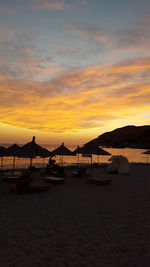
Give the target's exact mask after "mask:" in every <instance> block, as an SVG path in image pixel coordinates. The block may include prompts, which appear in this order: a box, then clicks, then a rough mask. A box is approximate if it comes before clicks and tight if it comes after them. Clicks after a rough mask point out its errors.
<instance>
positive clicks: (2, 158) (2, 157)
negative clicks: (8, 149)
mask: <svg viewBox="0 0 150 267" xmlns="http://www.w3.org/2000/svg"><path fill="white" fill-rule="evenodd" d="M2 169H3V156H2V157H1V170H2Z"/></svg>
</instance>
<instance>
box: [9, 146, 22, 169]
mask: <svg viewBox="0 0 150 267" xmlns="http://www.w3.org/2000/svg"><path fill="white" fill-rule="evenodd" d="M20 150H21V147H20V146H18V145H17V144H13V145H11V146H10V147H8V148H7V149H6V155H5V156H8V157H13V167H12V173H14V168H15V159H16V157H17V156H18V154H19V152H20Z"/></svg>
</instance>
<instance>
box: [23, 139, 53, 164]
mask: <svg viewBox="0 0 150 267" xmlns="http://www.w3.org/2000/svg"><path fill="white" fill-rule="evenodd" d="M49 155H50V152H49V151H48V150H47V149H46V148H43V147H41V146H40V145H38V144H37V143H36V142H35V136H33V138H32V141H31V142H28V143H26V144H25V145H23V146H22V147H21V151H20V153H19V157H20V158H21V157H22V158H30V166H32V160H33V158H36V157H41V158H46V157H49Z"/></svg>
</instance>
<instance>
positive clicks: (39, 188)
mask: <svg viewBox="0 0 150 267" xmlns="http://www.w3.org/2000/svg"><path fill="white" fill-rule="evenodd" d="M9 189H10V191H12V192H15V193H17V194H25V193H34V192H44V191H48V190H49V186H48V185H45V184H43V183H35V182H34V183H31V184H30V185H29V186H28V187H24V188H18V187H17V185H16V184H12V185H11V186H10V188H9Z"/></svg>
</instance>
